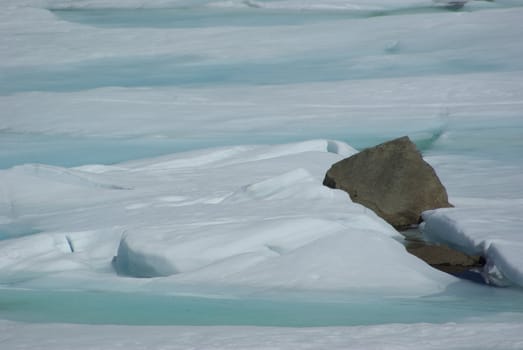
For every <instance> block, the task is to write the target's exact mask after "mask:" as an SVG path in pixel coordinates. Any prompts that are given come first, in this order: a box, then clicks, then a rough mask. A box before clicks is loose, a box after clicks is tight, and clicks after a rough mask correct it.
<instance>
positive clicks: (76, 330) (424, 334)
mask: <svg viewBox="0 0 523 350" xmlns="http://www.w3.org/2000/svg"><path fill="white" fill-rule="evenodd" d="M0 330H1V332H0V334H1V335H0V339H1V340H2V343H3V344H4V346H6V347H9V348H15V347H18V348H23V349H41V350H47V349H53V350H54V349H73V348H74V349H78V350H83V349H93V348H96V349H114V347H115V344H118V346H121V347H122V348H125V349H129V350H134V349H143V348H148V349H187V348H205V349H269V348H270V349H311V348H318V349H319V348H322V349H323V348H329V349H381V348H390V347H391V346H393V347H394V348H397V349H405V350H408V349H413V350H414V349H420V347H422V348H423V349H441V347H443V348H445V349H456V350H457V349H460V350H464V349H471V350H472V349H477V348H478V346H480V347H481V348H485V349H514V350H515V349H520V348H521V347H522V346H523V342H522V341H521V332H522V331H523V326H522V324H521V323H518V322H517V320H516V321H514V320H512V319H511V318H510V316H508V317H505V318H501V319H487V320H485V321H484V322H481V323H475V322H464V323H460V324H455V323H443V324H426V323H419V324H413V325H405V324H386V325H376V326H366V327H328V328H326V327H316V328H281V327H280V328H275V327H248V326H243V327H223V326H222V327H172V326H171V327H139V328H138V327H130V326H92V325H91V326H86V325H65V324H53V325H46V324H20V323H14V322H6V321H1V323H0Z"/></svg>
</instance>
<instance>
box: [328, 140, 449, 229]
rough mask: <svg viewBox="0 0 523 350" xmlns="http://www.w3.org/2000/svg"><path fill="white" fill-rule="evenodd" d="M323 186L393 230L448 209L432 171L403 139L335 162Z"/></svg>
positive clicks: (443, 194) (440, 186)
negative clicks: (335, 190)
mask: <svg viewBox="0 0 523 350" xmlns="http://www.w3.org/2000/svg"><path fill="white" fill-rule="evenodd" d="M323 184H324V185H325V186H328V187H331V188H338V189H342V190H344V191H345V192H347V193H348V194H349V195H350V197H351V199H352V201H354V202H357V203H360V204H362V205H364V206H366V207H367V208H370V209H372V210H373V211H374V212H375V213H376V214H378V215H379V216H380V217H382V218H383V219H385V220H386V221H387V222H389V223H390V224H391V225H392V226H394V227H395V228H397V229H403V228H406V227H410V226H412V225H416V224H418V223H419V222H420V219H421V213H422V212H423V211H425V210H429V209H436V208H446V207H451V206H452V205H451V204H450V203H449V202H448V197H447V191H446V190H445V187H443V185H442V184H441V182H440V180H439V179H438V177H437V176H436V173H435V171H434V169H433V168H432V167H431V166H430V165H429V164H428V163H427V162H425V161H424V160H423V158H422V157H421V154H420V153H419V151H418V150H417V149H416V146H415V145H414V143H412V141H410V139H409V138H408V137H407V136H405V137H401V138H399V139H396V140H392V141H389V142H386V143H383V144H381V145H378V146H375V147H372V148H368V149H365V150H363V151H361V152H359V153H357V154H355V155H353V156H351V157H349V158H346V159H343V160H341V161H339V162H338V163H336V164H334V165H332V167H331V168H330V169H329V171H327V174H326V175H325V179H324V181H323Z"/></svg>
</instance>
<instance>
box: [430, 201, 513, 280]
mask: <svg viewBox="0 0 523 350" xmlns="http://www.w3.org/2000/svg"><path fill="white" fill-rule="evenodd" d="M522 210H523V201H522V200H521V199H514V200H506V201H503V202H502V203H499V202H498V203H496V202H495V203H489V201H488V200H485V203H479V204H470V205H469V206H467V207H465V208H452V209H448V210H443V209H438V210H435V211H429V212H425V213H424V214H423V218H424V220H425V223H424V226H423V228H422V230H423V231H424V233H425V235H426V236H427V237H428V238H429V239H432V240H434V241H436V242H442V243H447V244H450V245H453V246H455V247H456V248H458V249H460V250H462V251H465V252H467V253H469V254H475V255H481V256H484V257H485V258H486V259H487V261H488V264H487V265H486V266H485V268H484V272H483V274H484V277H485V279H486V280H487V281H489V282H490V283H492V284H494V285H507V284H510V283H515V284H517V285H519V286H523V244H522V242H521V235H520V233H519V229H520V228H521V227H522V225H523V218H522V217H521V215H520V213H521V212H522Z"/></svg>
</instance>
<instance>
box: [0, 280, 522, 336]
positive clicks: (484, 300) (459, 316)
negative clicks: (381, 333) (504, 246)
mask: <svg viewBox="0 0 523 350" xmlns="http://www.w3.org/2000/svg"><path fill="white" fill-rule="evenodd" d="M470 292H473V293H474V297H473V298H471V297H470V295H467V289H465V290H464V291H459V292H458V293H457V294H454V293H445V294H442V295H435V296H431V297H422V298H380V297H372V296H345V299H346V300H343V301H332V302H330V301H329V299H328V296H323V297H322V298H321V299H319V300H320V301H310V300H302V299H299V298H298V299H296V298H292V299H291V298H286V297H285V296H284V295H283V296H280V297H279V298H272V299H257V298H242V299H219V298H200V297H186V296H169V295H154V294H138V293H114V292H103V293H101V292H89V291H83V292H63V291H59V292H58V291H46V290H41V291H30V290H12V289H0V318H2V319H9V320H14V321H26V322H67V323H83V324H127V325H256V326H289V327H312V326H352V325H372V324H384V323H417V322H430V323H443V322H459V321H460V320H464V319H466V318H471V317H474V318H477V317H486V316H489V315H496V314H498V313H504V312H507V313H514V314H516V313H517V314H521V315H522V318H523V293H521V292H519V293H518V292H515V291H510V290H503V289H496V288H489V287H474V289H471V290H469V291H468V293H470Z"/></svg>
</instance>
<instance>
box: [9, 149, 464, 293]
mask: <svg viewBox="0 0 523 350" xmlns="http://www.w3.org/2000/svg"><path fill="white" fill-rule="evenodd" d="M354 152H355V151H354V150H353V149H352V148H351V147H350V146H348V145H346V144H343V143H341V142H336V141H327V140H313V141H307V142H301V143H294V144H288V145H277V146H233V147H222V148H218V149H208V150H200V151H192V152H187V153H179V154H175V155H170V156H163V157H159V158H155V159H145V160H141V161H133V162H128V163H120V164H117V165H113V166H108V167H106V168H105V169H103V168H101V167H100V166H96V167H92V166H84V167H81V168H76V169H66V168H60V167H51V166H41V165H25V166H19V167H14V168H11V169H9V170H4V171H2V172H1V173H0V176H2V178H3V181H2V183H4V184H5V185H6V186H7V187H6V188H9V190H10V191H11V195H10V196H9V198H7V199H6V201H5V205H6V206H7V207H9V208H11V211H12V213H11V214H9V215H8V216H7V217H6V218H7V219H8V220H11V223H17V222H23V221H24V220H29V219H30V220H31V225H32V227H34V228H35V229H38V230H39V231H41V232H42V233H40V234H37V235H34V236H27V237H24V238H20V239H19V240H14V241H12V240H9V241H5V242H4V243H0V250H2V251H4V252H5V255H4V258H3V259H2V266H3V269H2V271H3V275H4V276H5V279H6V282H7V281H10V282H8V283H17V282H16V281H17V278H14V280H13V276H15V275H16V276H20V275H24V273H25V274H27V275H28V276H31V275H32V274H34V273H36V272H37V271H45V272H46V274H47V275H48V276H51V275H53V274H58V275H63V273H64V271H71V270H75V269H78V270H82V271H83V270H85V269H87V271H88V272H89V273H88V275H89V280H90V282H89V283H91V285H92V286H93V287H94V286H96V288H102V289H104V286H103V285H104V281H105V279H106V278H108V277H111V276H112V278H113V279H114V284H113V288H114V287H116V288H118V287H117V286H118V285H119V282H118V281H119V278H118V276H117V275H116V274H115V272H114V271H112V269H111V268H110V262H111V260H112V258H113V256H114V255H116V257H115V258H114V262H113V265H114V267H115V268H116V271H117V272H118V273H119V274H121V275H127V276H133V277H159V276H170V277H169V279H168V281H169V283H171V284H173V285H177V284H185V285H187V284H193V285H194V284H207V285H209V284H211V285H216V286H235V285H237V286H244V287H245V286H247V287H252V288H268V287H271V288H276V289H278V288H279V289H282V290H293V289H294V290H298V289H302V290H316V289H320V290H342V289H344V290H349V289H357V290H378V289H380V288H382V287H383V286H384V285H386V286H387V288H388V290H389V292H390V293H393V294H396V293H398V294H408V295H411V294H414V295H417V294H425V293H433V292H434V291H437V290H443V289H444V288H446V286H448V285H449V284H450V283H453V282H455V280H454V279H453V278H451V277H450V276H446V275H444V274H442V273H440V272H436V271H433V270H431V269H430V268H429V267H428V266H426V265H425V264H424V263H422V262H421V261H419V260H417V259H416V258H414V257H412V256H410V255H408V254H407V253H406V252H405V249H404V247H403V246H402V244H401V243H399V242H398V241H397V240H401V238H400V236H399V234H398V233H397V232H396V231H395V230H394V229H392V227H390V226H389V225H388V224H386V223H385V222H383V221H382V220H381V219H380V218H378V217H377V216H376V215H375V214H374V213H373V212H372V211H370V210H368V209H366V208H364V207H362V206H360V205H358V204H353V203H351V201H350V198H349V197H348V195H347V194H346V193H344V192H342V191H337V190H331V189H328V188H326V187H324V186H323V185H322V180H323V176H324V173H325V169H327V168H328V167H329V166H330V164H332V163H334V162H335V161H337V160H339V159H341V158H342V157H343V156H346V155H349V154H352V153H354ZM338 153H342V154H341V155H340V154H338ZM93 217H96V220H94V221H93V220H92V218H93ZM57 231H58V232H57ZM101 237H106V238H105V240H102V241H101ZM32 239H34V242H33V241H32ZM354 241H357V242H360V243H359V244H357V245H354V244H352V243H351V242H354ZM33 245H34V246H35V247H37V248H35V249H36V250H35V249H29V248H28V247H31V246H33ZM116 246H119V247H118V249H116ZM111 248H113V249H114V250H113V251H111ZM12 252H17V253H16V254H13V253H12ZM202 252H205V253H204V254H202ZM311 257H314V258H313V259H312V258H311ZM104 259H105V260H104ZM362 265H363V266H365V267H366V268H365V269H359V268H357V266H362ZM90 267H91V268H90ZM96 274H99V276H98V277H96ZM108 274H109V276H108ZM63 278H65V279H67V276H66V275H64V277H63ZM78 278H82V277H81V275H80V274H76V276H75V277H74V279H73V280H75V281H76V280H77V279H78ZM43 280H45V277H43V276H39V277H38V278H37V279H35V281H32V280H31V278H29V277H27V278H26V279H24V280H23V285H25V286H30V285H31V284H32V283H37V284H38V283H42V281H43ZM97 280H98V282H97ZM74 283H77V282H74ZM127 283H128V281H126V282H125V283H124V284H123V285H122V286H121V287H120V288H121V289H123V290H125V288H127V287H126V286H127ZM140 283H141V282H137V285H140ZM152 283H153V284H154V282H152Z"/></svg>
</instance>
